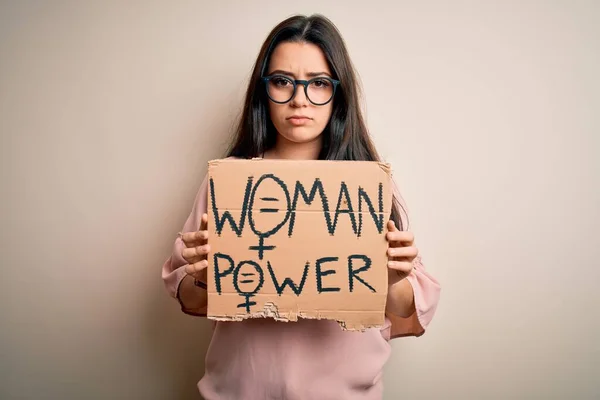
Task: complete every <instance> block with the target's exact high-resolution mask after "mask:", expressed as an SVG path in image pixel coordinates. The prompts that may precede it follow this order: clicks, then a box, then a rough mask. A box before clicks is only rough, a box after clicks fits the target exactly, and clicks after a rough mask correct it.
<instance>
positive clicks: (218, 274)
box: [213, 253, 234, 294]
mask: <svg viewBox="0 0 600 400" xmlns="http://www.w3.org/2000/svg"><path fill="white" fill-rule="evenodd" d="M219 259H222V260H226V261H227V262H228V263H229V267H228V268H227V269H225V270H221V269H220V268H219ZM213 265H214V269H215V271H214V274H215V287H216V289H217V293H219V294H221V278H223V277H225V276H227V275H229V274H231V272H232V271H233V267H234V262H233V259H232V258H231V257H229V256H228V255H227V254H223V253H215V254H213Z"/></svg>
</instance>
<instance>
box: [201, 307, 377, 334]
mask: <svg viewBox="0 0 600 400" xmlns="http://www.w3.org/2000/svg"><path fill="white" fill-rule="evenodd" d="M207 318H208V319H210V320H214V321H224V322H232V321H237V322H239V321H244V320H247V319H254V318H272V319H274V320H276V321H279V322H297V321H298V319H299V318H302V319H316V320H324V321H335V322H337V323H338V324H339V325H340V328H342V330H344V331H353V332H364V331H366V330H367V329H371V328H381V327H383V325H384V323H385V314H384V313H382V318H381V319H382V322H381V323H378V324H368V325H366V324H349V323H348V322H347V321H340V320H333V319H330V318H323V317H321V316H319V315H311V314H306V313H304V312H302V311H298V312H287V313H286V314H285V315H280V314H279V310H278V309H277V305H276V304H274V303H273V302H266V303H265V305H264V307H263V310H262V311H253V312H252V314H243V315H242V314H238V315H235V316H233V315H231V316H228V315H207Z"/></svg>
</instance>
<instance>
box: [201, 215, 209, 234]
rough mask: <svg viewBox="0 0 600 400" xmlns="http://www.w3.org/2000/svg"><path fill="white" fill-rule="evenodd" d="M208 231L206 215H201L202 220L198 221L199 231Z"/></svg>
mask: <svg viewBox="0 0 600 400" xmlns="http://www.w3.org/2000/svg"><path fill="white" fill-rule="evenodd" d="M207 229H208V214H206V213H204V214H202V218H201V219H200V229H199V230H200V231H205V230H207Z"/></svg>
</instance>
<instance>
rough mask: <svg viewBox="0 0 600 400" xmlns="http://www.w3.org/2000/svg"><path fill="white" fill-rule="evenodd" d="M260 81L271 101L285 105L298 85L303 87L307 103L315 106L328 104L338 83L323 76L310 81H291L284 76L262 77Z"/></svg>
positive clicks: (292, 96)
mask: <svg viewBox="0 0 600 400" xmlns="http://www.w3.org/2000/svg"><path fill="white" fill-rule="evenodd" d="M262 80H263V81H264V82H265V86H266V88H267V95H268V96H269V99H271V101H273V102H275V103H278V104H285V103H287V102H288V101H290V100H292V99H293V98H294V95H295V94H296V88H297V87H298V85H304V94H305V95H306V98H307V99H308V101H310V102H311V103H312V104H314V105H316V106H324V105H325V104H327V103H329V102H330V101H331V100H332V99H333V96H334V95H335V91H336V89H337V87H338V85H339V84H340V81H338V80H335V79H331V78H329V77H325V76H319V77H316V78H312V79H310V80H308V81H307V80H302V79H291V78H289V77H287V76H285V75H270V76H264V77H263V78H262Z"/></svg>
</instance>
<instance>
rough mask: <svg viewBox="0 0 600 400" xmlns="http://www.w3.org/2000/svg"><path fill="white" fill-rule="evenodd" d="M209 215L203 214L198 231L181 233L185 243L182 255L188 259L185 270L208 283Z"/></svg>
mask: <svg viewBox="0 0 600 400" xmlns="http://www.w3.org/2000/svg"><path fill="white" fill-rule="evenodd" d="M207 225H208V215H207V214H203V215H202V219H201V223H200V230H198V231H196V232H186V233H184V234H182V235H181V239H182V240H183V243H184V244H185V249H183V251H182V254H181V255H182V256H183V258H184V259H185V261H187V265H186V266H185V272H186V273H187V274H188V275H191V276H192V277H194V279H196V280H198V281H200V282H203V283H206V268H207V267H208V261H207V255H208V253H209V252H210V245H209V244H208V228H207Z"/></svg>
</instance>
